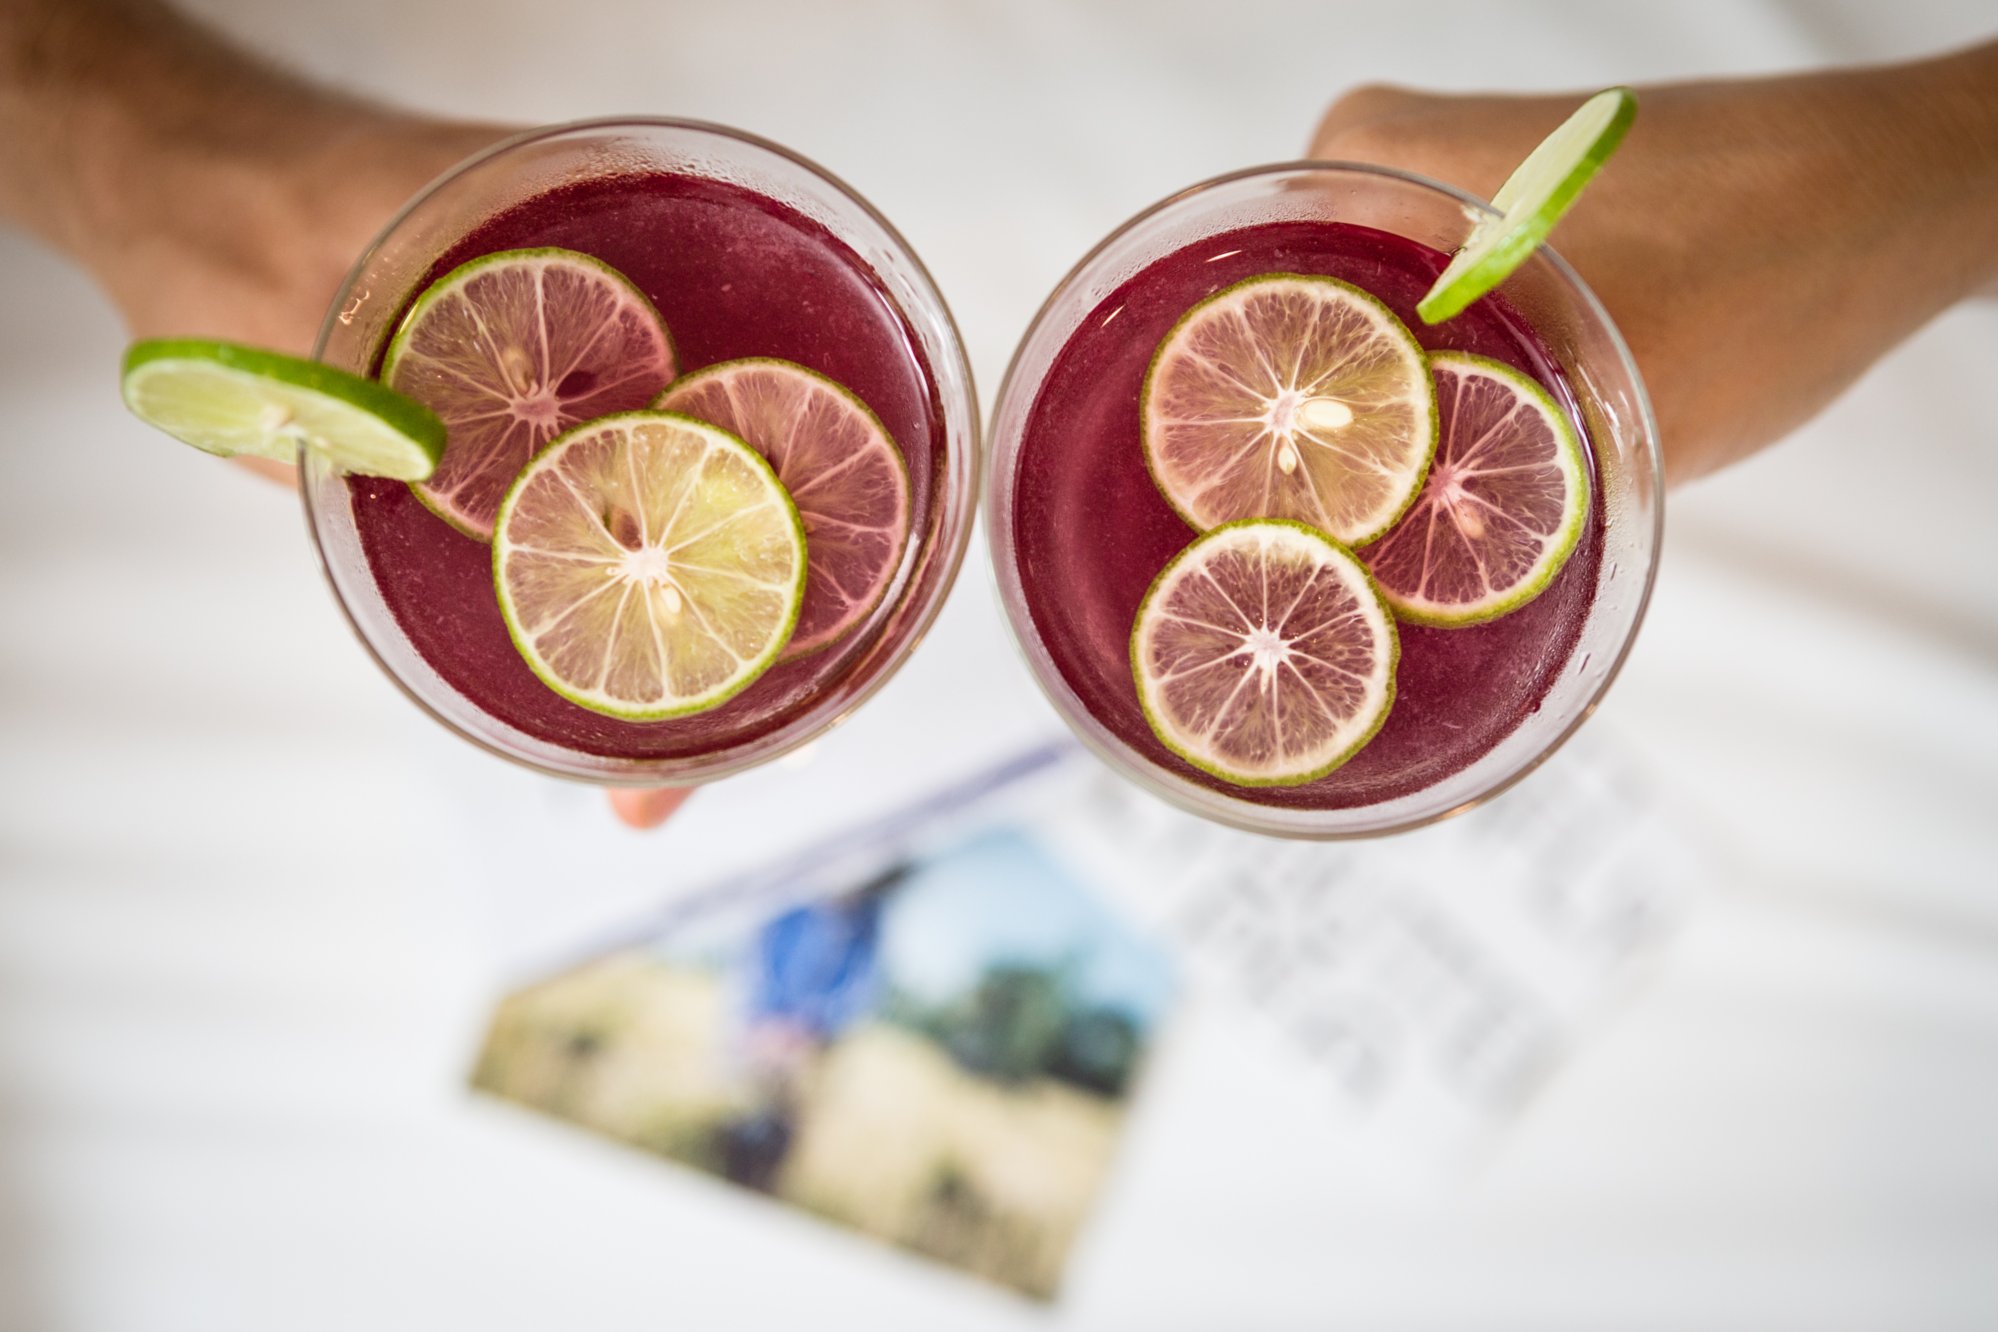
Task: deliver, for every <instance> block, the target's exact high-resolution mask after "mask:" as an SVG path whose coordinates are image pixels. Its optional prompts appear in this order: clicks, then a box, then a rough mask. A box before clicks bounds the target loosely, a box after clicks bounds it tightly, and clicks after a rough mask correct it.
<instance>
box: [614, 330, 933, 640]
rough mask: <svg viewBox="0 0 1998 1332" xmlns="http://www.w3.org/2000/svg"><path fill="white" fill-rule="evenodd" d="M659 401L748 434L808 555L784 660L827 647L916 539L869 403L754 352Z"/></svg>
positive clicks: (904, 470)
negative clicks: (801, 528) (794, 514)
mask: <svg viewBox="0 0 1998 1332" xmlns="http://www.w3.org/2000/svg"><path fill="white" fill-rule="evenodd" d="M654 406H655V407H657V408H658V409H659V410H660V411H665V412H684V413H686V414H687V415H688V416H692V417H695V418H697V419H699V420H702V421H707V422H710V423H712V424H714V425H718V426H720V427H721V428H722V429H724V430H726V431H728V432H730V433H731V434H735V435H739V436H741V437H742V439H743V441H744V442H745V443H747V444H748V445H749V446H750V447H751V448H753V449H755V450H756V451H757V452H758V453H760V454H762V455H763V456H764V457H765V458H767V459H769V460H770V465H771V466H772V467H774V468H776V469H777V479H778V480H779V481H781V482H783V483H784V489H785V490H786V491H787V492H789V494H790V496H791V502H792V503H794V504H796V505H797V506H798V517H799V518H801V519H802V520H803V521H804V524H805V540H806V542H807V543H808V544H809V545H810V547H811V559H810V560H809V561H808V562H807V574H806V581H805V605H804V608H803V609H802V610H800V611H799V612H798V627H797V629H796V630H794V631H793V632H792V634H791V642H790V645H789V646H788V647H786V648H785V649H784V655H785V656H786V657H798V656H803V655H804V654H805V653H807V652H816V651H818V650H819V649H820V648H822V647H825V646H827V645H828V644H830V643H832V642H833V641H834V640H835V639H837V638H839V637H841V636H842V635H844V634H845V633H846V632H847V631H848V630H850V629H852V628H853V627H854V625H856V624H858V623H860V621H861V620H862V619H864V618H865V617H866V616H867V614H868V613H869V612H870V611H872V610H873V609H874V608H875V606H877V605H879V604H880V602H881V598H882V596H883V594H885V593H886V592H887V591H888V584H889V583H890V582H891V581H892V580H893V579H894V577H895V568H896V566H897V565H898V564H900V563H901V560H902V547H903V546H904V545H906V544H907V543H908V539H909V469H908V467H907V465H906V464H904V463H903V461H902V452H901V450H900V449H898V448H896V447H895V441H894V438H893V437H892V436H890V435H889V433H888V428H887V427H886V426H884V425H882V424H881V420H880V418H879V417H877V416H875V415H874V413H873V412H871V411H869V410H868V409H867V404H866V403H864V402H862V401H861V400H860V399H859V398H857V397H855V396H854V395H853V394H852V393H850V392H848V391H847V390H846V389H845V388H844V387H842V386H841V385H839V384H838V383H836V382H834V381H833V380H830V379H828V378H826V377H825V376H824V375H822V374H820V373H818V372H817V371H816V370H808V369H806V368H805V367H804V366H802V365H797V364H794V363H793V362H790V361H779V360H774V359H770V358H764V357H757V358H752V359H749V360H742V361H723V362H722V363H720V364H719V365H711V366H709V367H707V369H705V370H700V371H697V372H695V373H694V374H691V375H688V376H686V377H685V378H683V379H680V380H678V381H676V382H675V383H674V384H673V386H672V387H671V388H669V389H667V390H666V392H665V393H663V394H661V395H660V398H659V401H658V402H657V403H655V404H654Z"/></svg>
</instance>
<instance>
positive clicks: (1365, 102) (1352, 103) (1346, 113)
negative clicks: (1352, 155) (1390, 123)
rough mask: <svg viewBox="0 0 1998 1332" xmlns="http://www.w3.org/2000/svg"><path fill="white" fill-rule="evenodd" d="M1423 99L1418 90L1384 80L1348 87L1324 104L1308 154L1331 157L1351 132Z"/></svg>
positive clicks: (1369, 125)
mask: <svg viewBox="0 0 1998 1332" xmlns="http://www.w3.org/2000/svg"><path fill="white" fill-rule="evenodd" d="M1423 100H1426V99H1425V97H1424V95H1423V94H1421V93H1413V92H1409V91H1408V90H1406V89H1404V88H1393V87H1389V86H1388V85H1387V84H1384V83H1367V84H1362V85H1361V86H1359V87H1357V88H1349V89H1347V90H1346V91H1345V92H1343V93H1341V94H1340V95H1339V96H1338V98H1337V99H1336V100H1334V101H1333V103H1332V105H1331V106H1328V107H1326V108H1325V114H1324V115H1323V116H1322V117H1320V118H1319V121H1318V128H1317V129H1316V130H1315V131H1313V133H1312V135H1311V155H1312V156H1313V157H1326V156H1331V155H1333V151H1334V149H1335V148H1336V146H1337V145H1339V144H1340V143H1342V142H1344V141H1345V140H1346V139H1348V138H1349V137H1350V136H1352V135H1353V134H1355V133H1357V132H1359V131H1361V130H1364V129H1367V128H1369V127H1371V126H1373V125H1376V124H1379V123H1380V122H1381V121H1384V120H1389V119H1392V118H1393V117H1394V116H1395V115H1396V114H1397V113H1399V112H1401V111H1404V110H1406V109H1408V107H1409V106H1410V105H1412V104H1413V103H1416V102H1419V101H1423Z"/></svg>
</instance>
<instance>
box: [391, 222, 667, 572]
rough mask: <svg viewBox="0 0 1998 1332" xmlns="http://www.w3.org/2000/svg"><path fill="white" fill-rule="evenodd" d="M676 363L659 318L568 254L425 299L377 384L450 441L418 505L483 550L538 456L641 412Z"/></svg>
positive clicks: (443, 283) (489, 264) (596, 267)
mask: <svg viewBox="0 0 1998 1332" xmlns="http://www.w3.org/2000/svg"><path fill="white" fill-rule="evenodd" d="M674 366H675V362H674V355H673V341H672V338H671V337H670V336H669V335H668V334H667V332H666V325H665V323H664V321H662V320H661V319H660V317H659V312H658V311H657V310H654V309H653V308H652V302H650V301H648V300H647V299H646V298H645V293H643V292H641V291H640V290H639V289H638V288H637V287H634V286H633V285H632V284H631V283H630V281H629V280H627V279H626V278H625V276H624V275H623V274H622V273H619V272H618V271H617V270H616V269H614V268H612V267H610V265H608V264H605V263H603V262H601V261H599V260H596V259H592V258H591V257H590V256H588V255H586V254H578V253H576V252H575V251H573V250H558V249H539V250H505V251H501V252H500V253H498V254H489V255H486V256H484V257H483V258H479V259H474V260H472V261H471V262H469V263H466V264H463V265H461V266H459V267H458V268H455V269H453V270H452V271H451V272H449V273H447V274H445V275H444V276H443V277H442V278H440V279H438V280H437V282H436V283H435V284H434V285H432V286H431V287H430V288H429V289H428V290H427V291H425V292H424V293H423V295H421V296H420V297H418V298H417V301H416V304H415V305H413V306H411V307H410V311H409V314H408V315H407V316H405V317H404V319H403V322H402V327H401V328H400V329H399V330H398V331H397V333H396V335H395V340H394V341H393V342H391V343H390V344H389V349H388V356H387V358H386V359H385V360H384V361H383V362H382V381H383V382H384V383H386V384H388V385H389V387H391V388H394V389H397V390H399V391H400V392H403V393H407V394H408V395H409V396H410V397H412V398H415V399H416V400H417V401H419V402H421V403H423V404H425V405H426V406H428V407H430V408H431V409H432V410H433V411H435V412H436V413H437V415H438V416H440V417H442V418H443V420H444V424H445V426H446V427H447V428H448V429H449V431H450V439H449V442H448V443H447V445H446V447H445V450H444V460H443V461H442V462H441V463H439V464H438V467H437V471H436V472H435V473H434V474H433V475H432V476H431V477H430V479H429V480H428V481H426V482H424V483H422V484H421V485H418V486H415V487H414V489H415V491H416V494H417V497H418V498H420V499H421V500H422V501H423V502H424V503H425V504H426V505H428V506H429V507H430V508H431V510H432V511H434V512H435V513H436V514H437V516H438V517H440V518H442V519H443V520H444V521H445V522H447V523H450V524H451V525H452V526H453V527H455V528H457V529H458V530H459V531H461V532H463V533H464V534H465V535H467V536H470V537H476V538H477V539H479V540H481V541H488V540H491V538H492V531H493V516H494V515H495V514H496V513H498V512H499V506H500V499H501V497H502V496H504V495H505V494H506V492H507V487H508V486H510V485H512V484H513V479H514V477H516V476H517V475H519V473H520V469H521V468H522V467H524V466H526V464H527V460H528V459H529V458H531V457H533V456H534V455H535V453H536V452H538V451H539V450H540V448H541V447H542V445H544V444H546V443H547V442H548V441H549V440H551V439H553V438H555V436H557V435H559V434H561V433H562V432H563V431H564V430H567V429H568V428H569V427H571V426H573V425H575V424H577V423H578V422H581V421H588V420H593V419H595V418H597V417H600V416H608V415H610V414H612V413H614V412H624V411H632V410H635V409H637V408H641V407H644V406H645V405H646V404H647V403H649V402H651V401H652V399H653V398H654V397H656V396H658V393H659V390H660V389H662V388H664V387H665V386H666V385H667V383H668V382H670V381H671V380H672V378H673V373H674Z"/></svg>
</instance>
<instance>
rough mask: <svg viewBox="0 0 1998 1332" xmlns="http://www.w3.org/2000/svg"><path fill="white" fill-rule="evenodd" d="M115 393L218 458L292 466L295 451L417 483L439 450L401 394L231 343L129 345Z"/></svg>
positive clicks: (428, 418) (430, 426) (434, 429)
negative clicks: (119, 392) (304, 450)
mask: <svg viewBox="0 0 1998 1332" xmlns="http://www.w3.org/2000/svg"><path fill="white" fill-rule="evenodd" d="M122 389H123V392H124V395H125V405H126V406H127V407H129V408H131V409H132V414H133V415H134V416H136V417H138V418H139V419H140V420H141V421H144V422H145V423H146V424H147V425H152V426H158V427H159V428H160V429H161V430H164V431H166V432H167V433H168V434H169V435H172V436H173V437H174V438H175V439H177V440H179V441H181V442H182V443H183V444H192V445H193V446H194V447H195V448H197V449H205V450H206V451H208V452H209V453H217V454H221V455H222V456H223V457H225V458H228V457H235V456H236V455H238V454H241V455H245V456H248V457H252V458H274V459H276V460H278V461H279V462H291V461H293V460H294V459H296V458H297V456H298V451H299V449H300V448H301V447H303V448H308V449H313V450H315V451H317V452H319V453H322V454H324V455H325V456H326V457H327V458H328V459H329V460H331V461H332V463H333V465H334V466H336V467H339V468H341V469H342V470H344V471H349V472H366V473H368V474H369V475H371V476H387V477H393V478H395V479H396V480H399V481H416V480H421V479H422V478H424V477H426V476H429V475H430V473H431V470H432V469H433V468H435V467H436V466H437V459H438V456H439V455H440V454H442V453H443V451H444V425H443V423H442V422H440V421H439V420H438V419H437V418H436V417H435V416H433V415H432V414H431V413H430V411H429V409H428V408H425V407H423V406H421V405H419V404H417V403H414V402H411V401H410V400H409V399H408V398H405V397H403V396H402V395H401V394H400V393H396V392H393V391H391V390H389V389H385V388H383V387H382V386H381V385H380V384H377V383H375V382H374V381H373V380H368V379H362V378H360V377H359V376H357V375H350V374H348V373H346V372H345V371H343V370H335V369H334V368H333V367H332V366H330V365H321V364H320V363H319V362H317V361H301V360H298V359H297V358H295V357H291V356H281V355H279V354H278V353H277V352H270V351H261V350H259V349H258V348H255V347H242V346H238V345H236V344H235V343H232V342H205V341H200V340H197V339H193V338H154V339H151V340H149V341H146V342H135V343H133V344H132V346H131V349H130V350H128V351H127V352H126V353H125V368H124V378H123V384H122Z"/></svg>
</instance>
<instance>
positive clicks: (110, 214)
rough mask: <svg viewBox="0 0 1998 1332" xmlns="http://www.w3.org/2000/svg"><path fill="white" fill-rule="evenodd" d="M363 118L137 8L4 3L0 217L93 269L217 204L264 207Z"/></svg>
mask: <svg viewBox="0 0 1998 1332" xmlns="http://www.w3.org/2000/svg"><path fill="white" fill-rule="evenodd" d="M366 118H368V113H367V111H366V108H364V107H363V106H362V105H361V104H359V103H357V102H353V101H351V100H349V99H345V98H342V97H340V96H338V95H336V94H333V93H330V92H327V91H325V90H322V89H319V88H316V87H314V86H312V85H310V84H307V83H304V82H302V81H300V80H296V79H292V78H289V77H287V76H285V75H283V74H282V73H279V72H277V71H274V70H272V69H270V68H268V67H266V66H264V65H262V64H260V63H259V62H257V61H256V60H254V59H253V58H251V57H249V56H247V55H245V54H244V53H242V52H240V51H237V50H236V49H234V48H232V47H230V46H229V45H227V44H226V43H224V42H223V41H222V40H221V39H219V38H217V37H216V36H214V35H213V34H211V33H209V32H207V31H206V30H204V29H202V28H199V27H197V26H195V25H194V24H192V23H189V22H187V21H186V20H184V19H182V18H181V17H179V16H178V15H176V14H174V13H173V12H172V11H170V10H168V9H165V8H164V7H162V6H160V5H157V4H153V3H149V2H148V0H9V3H8V4H7V5H6V6H4V8H3V9H0V209H4V212H5V215H6V217H7V218H8V219H10V220H12V221H14V222H15V223H17V224H19V225H21V226H23V227H24V228H26V229H28V230H29V231H32V232H34V233H35V234H37V235H39V236H40V237H42V238H43V239H44V240H46V241H48V242H49V243H50V244H52V245H55V246H57V247H59V248H61V249H63V250H64V251H66V252H68V253H70V254H72V255H74V256H75V257H77V258H78V259H81V260H83V261H84V262H85V263H86V264H88V265H91V266H92V267H96V266H98V265H99V264H101V263H102V262H104V261H105V260H106V258H107V257H108V254H109V253H110V252H115V251H117V250H120V249H123V248H125V247H127V246H129V245H130V244H131V243H132V242H133V240H134V239H135V237H136V236H138V235H139V234H141V233H145V232H158V231H160V230H163V229H176V230H188V231H199V230H201V229H203V227H204V226H206V225H207V223H206V222H205V221H204V219H208V218H212V217H213V216H214V214H215V212H216V211H217V209H218V208H220V207H224V206H226V207H229V208H233V209H241V208H244V207H248V208H250V209H251V210H252V213H253V215H254V213H255V212H257V211H263V210H267V208H268V206H269V205H270V204H272V203H274V202H276V201H274V200H272V199H271V198H270V197H269V196H270V194H271V189H272V185H273V183H274V182H277V181H280V180H281V179H282V177H283V175H284V168H286V167H287V166H288V165H289V164H292V163H295V162H297V161H299V160H301V159H303V158H307V157H310V156H314V155H317V154H320V153H323V152H324V151H326V149H327V147H328V146H329V145H330V144H331V143H333V142H334V141H336V139H337V137H338V136H339V135H340V134H341V133H343V132H348V133H350V132H352V129H353V128H354V127H355V125H356V121H357V119H360V120H363V121H364V120H365V119H366Z"/></svg>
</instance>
